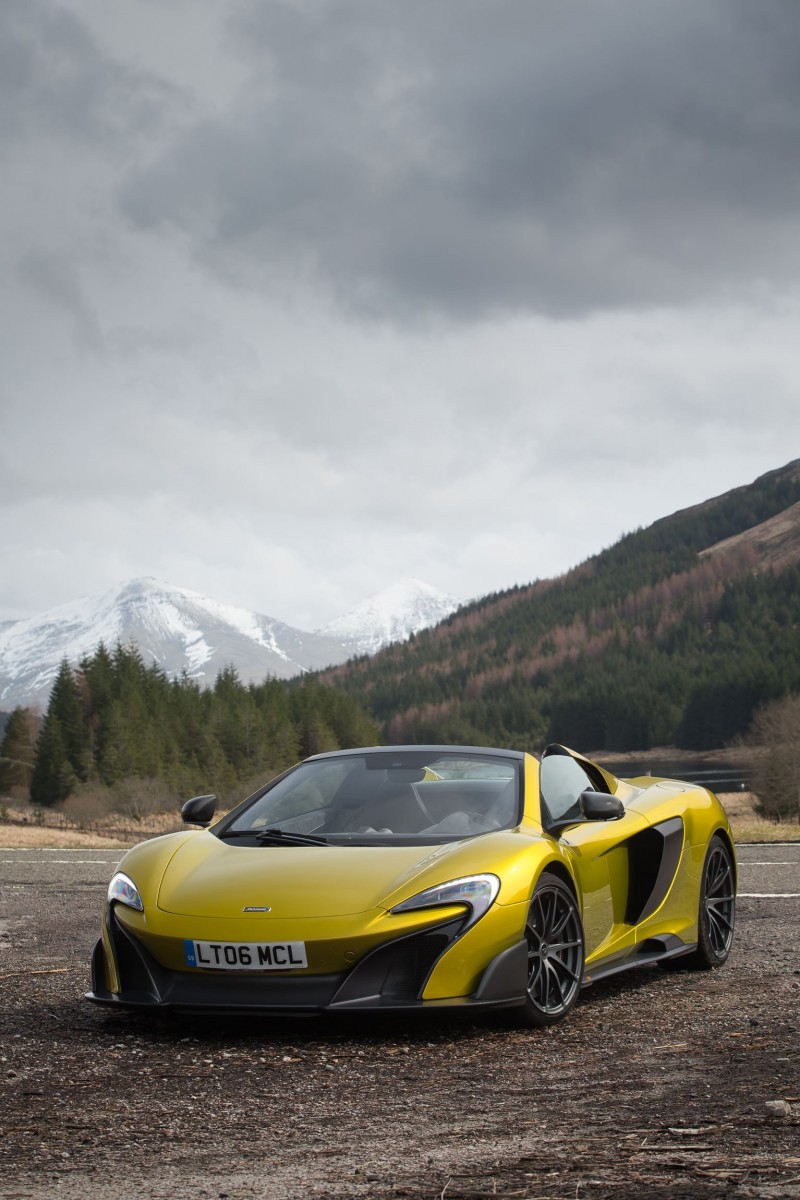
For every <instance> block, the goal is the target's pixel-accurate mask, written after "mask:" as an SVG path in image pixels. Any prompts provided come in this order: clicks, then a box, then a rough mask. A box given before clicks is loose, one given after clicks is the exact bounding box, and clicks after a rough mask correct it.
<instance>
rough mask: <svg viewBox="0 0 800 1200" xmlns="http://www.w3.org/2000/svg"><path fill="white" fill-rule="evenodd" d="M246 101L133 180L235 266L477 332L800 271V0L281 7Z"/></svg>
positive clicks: (246, 20)
mask: <svg viewBox="0 0 800 1200" xmlns="http://www.w3.org/2000/svg"><path fill="white" fill-rule="evenodd" d="M234 12H235V14H236V20H235V22H232V23H231V25H230V27H229V34H230V36H231V38H232V39H233V41H232V44H233V45H234V46H235V47H237V52H238V53H239V55H240V56H241V58H242V60H243V61H244V62H245V63H246V64H248V66H249V68H250V79H249V85H248V87H247V88H246V89H245V90H244V92H243V93H242V95H241V98H240V101H239V102H238V104H236V105H235V106H232V107H230V108H229V109H228V110H227V111H226V112H225V113H224V115H222V116H218V117H216V118H215V119H214V120H205V121H203V122H202V123H197V124H196V125H195V126H194V127H190V128H187V129H185V130H184V132H183V134H182V135H181V137H180V138H179V139H177V140H176V141H175V142H174V144H173V145H172V146H170V147H169V149H168V150H167V151H166V152H164V153H163V154H160V155H159V156H158V157H157V158H156V159H155V160H154V161H153V162H152V163H151V165H150V166H149V168H148V169H146V170H143V171H138V172H136V173H135V174H131V175H129V177H128V179H127V181H126V183H125V184H124V186H123V187H122V189H121V196H122V203H123V206H124V209H125V211H126V213H127V215H128V216H129V217H130V218H131V219H132V220H133V221H134V222H135V223H137V224H139V225H141V226H145V227H159V226H170V225H173V226H178V227H180V228H182V229H184V230H189V231H190V234H191V236H192V238H193V242H194V249H195V253H196V254H197V255H198V257H200V258H201V259H202V260H204V261H205V262H206V264H207V265H210V266H211V267H212V268H213V269H214V270H215V271H216V272H218V273H219V274H220V275H221V276H223V277H227V278H230V279H232V280H235V281H236V282H240V283H241V282H246V283H248V284H249V285H250V286H252V287H254V288H256V289H259V290H261V289H262V288H263V289H266V288H268V287H274V286H275V284H276V282H277V283H279V284H280V285H281V286H283V287H287V288H288V287H290V286H292V285H293V284H297V283H298V282H302V281H304V280H308V279H312V280H314V281H315V282H317V283H322V284H323V285H324V286H325V287H327V289H329V291H330V293H331V295H333V296H334V297H335V298H337V299H338V300H339V301H340V302H343V303H344V304H345V305H346V306H347V307H349V308H350V309H352V310H355V311H357V312H361V313H366V314H371V315H376V316H386V315H388V316H393V317H398V318H400V319H403V318H409V317H411V316H412V315H413V316H416V315H419V314H432V313H433V314H435V313H441V314H445V315H449V316H452V317H455V318H463V317H468V318H472V317H475V316H481V315H486V314H487V313H492V312H498V311H500V312H502V311H538V312H544V313H555V314H570V313H578V314H580V313H582V312H586V311H589V310H592V309H601V308H615V307H623V308H624V307H638V306H643V305H644V306H647V305H663V304H672V303H681V302H684V301H695V300H699V299H714V298H720V297H722V296H724V295H730V294H731V293H735V292H736V291H737V290H739V289H742V288H748V287H750V286H754V285H762V284H764V283H766V284H769V283H771V282H773V281H777V282H784V281H785V280H787V279H791V278H792V277H794V276H795V275H796V273H797V270H798V267H800V236H798V233H800V230H799V229H798V225H799V224H800V220H798V214H799V213H800V206H799V205H798V200H800V71H798V70H797V64H798V62H799V61H800V5H797V4H796V3H795V0H761V2H760V3H759V4H757V5H755V4H750V3H745V0H718V2H711V0H709V2H707V3H704V4H702V5H698V4H696V3H695V0H652V2H650V3H642V0H604V2H601V3H591V4H589V3H585V2H583V0H581V2H580V3H578V2H577V0H562V2H561V3H559V4H558V5H553V4H551V3H543V2H542V3H537V2H535V0H491V2H489V0H481V2H478V0H437V2H436V3H434V4H431V3H430V2H429V0H425V2H424V3H423V2H422V0H405V2H404V3H403V4H397V3H392V2H390V0H339V2H338V3H329V4H326V5H312V4H305V3H284V2H279V0H259V2H258V3H257V4H256V3H247V4H242V5H241V6H240V7H239V8H237V9H235V10H234Z"/></svg>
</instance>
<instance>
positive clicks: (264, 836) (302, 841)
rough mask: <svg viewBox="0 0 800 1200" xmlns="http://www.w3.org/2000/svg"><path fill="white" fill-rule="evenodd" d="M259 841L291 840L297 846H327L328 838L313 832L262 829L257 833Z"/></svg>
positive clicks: (277, 841)
mask: <svg viewBox="0 0 800 1200" xmlns="http://www.w3.org/2000/svg"><path fill="white" fill-rule="evenodd" d="M256 841H258V842H263V843H267V842H276V843H280V842H290V843H294V844H295V845H296V846H327V845H328V839H327V838H324V837H316V836H315V834H313V833H291V832H290V831H289V830H288V829H262V830H261V832H260V833H257V834H256Z"/></svg>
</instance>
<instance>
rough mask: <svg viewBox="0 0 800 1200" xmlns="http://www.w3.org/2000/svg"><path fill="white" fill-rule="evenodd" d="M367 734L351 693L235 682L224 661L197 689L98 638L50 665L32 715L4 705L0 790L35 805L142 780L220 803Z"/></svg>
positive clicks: (371, 732)
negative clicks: (54, 672) (74, 660)
mask: <svg viewBox="0 0 800 1200" xmlns="http://www.w3.org/2000/svg"><path fill="white" fill-rule="evenodd" d="M39 725H40V727H39ZM378 737H379V734H378V729H377V726H376V724H375V722H374V721H373V720H372V719H371V718H370V717H369V715H368V714H367V713H366V712H365V711H364V710H363V709H362V708H361V706H360V705H359V703H358V702H357V701H356V700H354V699H352V698H351V697H350V696H348V695H346V694H345V693H343V692H341V691H335V690H334V689H332V688H330V687H325V686H324V685H322V684H321V683H319V682H317V681H316V680H313V679H308V680H302V681H300V682H298V683H297V684H296V685H294V686H287V685H286V684H285V683H282V682H279V681H278V680H275V679H267V680H266V681H265V682H264V683H261V684H250V685H247V686H245V685H244V684H243V683H241V681H240V680H239V678H238V676H237V674H236V672H235V671H234V670H233V668H227V669H225V670H223V671H222V672H220V674H219V675H218V677H217V679H216V682H215V684H214V686H213V687H212V688H202V687H200V686H199V685H198V684H197V683H195V682H193V681H192V680H191V679H187V678H181V679H177V680H171V679H169V678H168V677H167V675H166V674H165V673H164V672H163V670H162V669H161V668H160V667H159V666H158V664H151V665H147V664H145V662H144V660H143V659H142V656H141V655H140V654H139V652H138V650H136V648H135V647H124V646H117V647H116V649H115V650H113V651H109V650H108V649H107V648H106V647H105V646H103V645H100V646H99V647H98V649H97V650H96V651H95V653H94V654H92V655H91V656H90V657H87V658H84V659H83V660H82V661H81V662H80V663H79V664H78V665H77V666H76V667H72V666H70V664H69V663H68V662H66V661H65V662H63V663H62V665H61V669H60V670H59V673H58V676H57V678H56V680H55V683H54V685H53V689H52V692H51V695H50V703H49V705H48V709H47V713H46V715H45V717H44V719H43V720H42V721H41V722H40V723H39V722H37V720H36V718H35V716H34V714H33V713H32V712H31V710H30V709H25V708H18V709H15V710H14V712H13V713H12V714H11V716H10V718H9V720H8V723H7V726H6V730H5V733H4V736H3V740H2V745H0V792H2V791H9V790H11V789H12V788H13V787H14V786H15V785H16V786H17V787H21V788H25V787H29V788H30V798H31V801H32V802H33V803H34V804H36V805H45V806H47V805H53V804H57V803H59V802H61V801H63V800H65V799H66V798H67V797H68V796H70V795H71V794H72V793H74V792H75V791H76V790H78V789H80V788H81V787H82V786H85V785H87V784H91V783H97V784H100V785H103V786H105V787H108V788H113V787H114V786H115V785H118V784H120V783H121V782H122V781H124V780H131V779H140V780H141V779H147V780H158V781H160V784H161V785H162V787H163V790H164V796H165V799H166V798H167V797H175V798H178V797H183V798H187V797H188V796H190V795H192V794H193V793H196V792H215V793H216V794H217V795H218V796H219V797H220V799H221V800H222V801H223V802H226V803H228V804H230V803H233V802H235V801H237V800H238V799H240V798H242V797H244V796H245V795H247V794H249V792H251V791H253V790H254V789H255V788H256V787H257V786H258V785H259V784H260V783H263V782H265V781H266V780H268V779H269V778H271V777H272V776H273V775H276V774H278V773H279V772H280V771H283V770H285V769H286V768H287V767H289V766H291V765H292V764H293V763H295V762H297V761H298V760H299V759H301V758H305V757H306V756H307V755H309V754H316V753H319V752H320V751H323V750H338V749H340V748H342V747H346V746H353V745H364V744H373V743H375V742H376V741H377V740H378Z"/></svg>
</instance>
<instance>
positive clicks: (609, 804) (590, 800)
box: [580, 788, 625, 821]
mask: <svg viewBox="0 0 800 1200" xmlns="http://www.w3.org/2000/svg"><path fill="white" fill-rule="evenodd" d="M580 802H581V812H582V813H583V815H584V817H585V818H586V820H587V821H618V820H619V819H620V817H624V816H625V807H624V805H623V803H622V801H621V800H618V799H617V797H616V796H609V795H608V793H607V792H593V791H592V789H591V788H586V790H585V791H583V792H581V797H580Z"/></svg>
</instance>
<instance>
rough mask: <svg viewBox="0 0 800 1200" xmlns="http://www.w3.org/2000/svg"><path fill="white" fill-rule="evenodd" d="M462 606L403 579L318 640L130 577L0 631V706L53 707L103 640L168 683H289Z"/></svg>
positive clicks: (200, 597)
mask: <svg viewBox="0 0 800 1200" xmlns="http://www.w3.org/2000/svg"><path fill="white" fill-rule="evenodd" d="M457 607H458V604H457V601H456V600H454V599H453V598H452V597H450V596H445V595H444V594H443V593H442V592H438V591H437V590H436V589H435V588H432V587H431V586H430V585H429V584H426V583H422V582H421V581H420V580H418V579H403V580H400V581H399V582H398V583H395V584H393V585H392V586H391V587H389V588H386V589H385V591H383V592H379V593H378V594H377V595H376V596H372V597H371V598H370V599H369V600H365V601H364V603H363V604H360V605H358V607H357V608H354V609H353V610H352V612H350V613H348V614H346V616H344V617H342V618H340V620H339V621H334V622H332V623H331V624H330V625H328V626H326V628H325V629H322V630H319V631H317V632H316V633H305V632H304V631H303V630H300V629H294V628H292V626H291V625H285V624H284V623H283V622H281V621H277V620H275V619H274V618H273V617H267V616H263V615H262V614H260V613H256V612H251V611H249V610H248V609H245V608H238V607H237V606H236V605H233V604H223V603H221V602H220V601H218V600H212V599H210V598H209V597H208V596H203V595H201V594H200V593H199V592H192V591H190V590H189V589H188V588H182V587H176V586H175V585H174V584H170V583H164V582H163V581H161V580H159V579H153V578H151V577H144V578H139V579H129V580H126V581H125V582H124V583H120V584H117V586H116V587H113V588H110V589H109V590H108V591H106V592H103V593H102V594H100V595H96V596H85V597H83V598H81V599H78V600H73V601H70V603H69V604H62V605H60V606H59V607H58V608H52V609H50V610H49V611H47V612H44V613H41V614H40V615H39V616H38V617H31V618H29V619H27V620H23V621H10V622H4V623H2V625H0V708H2V709H10V708H13V707H14V706H15V705H16V704H32V703H33V704H35V703H38V704H42V705H45V704H46V703H47V699H48V697H49V694H50V688H51V687H52V683H53V680H54V679H55V677H56V674H57V673H58V669H59V666H60V664H61V662H62V661H63V660H64V659H65V658H66V659H67V660H68V661H69V662H71V663H77V662H79V661H80V659H81V658H83V657H84V656H87V655H91V654H93V653H94V651H95V650H96V649H97V647H98V646H99V644H100V643H101V642H103V643H104V644H105V645H106V646H107V647H108V648H109V650H113V648H114V647H115V646H116V645H117V643H121V644H122V645H126V646H127V645H135V646H137V647H138V649H139V652H140V653H141V654H142V656H143V658H144V659H145V661H152V662H157V663H158V664H159V665H160V666H161V667H162V669H163V670H164V671H166V673H167V674H168V675H170V676H179V675H181V674H182V673H184V672H186V673H187V674H188V675H190V676H192V677H193V678H196V679H197V680H198V681H199V682H201V683H205V684H212V683H213V682H214V680H215V679H216V676H217V674H218V673H219V671H221V670H222V668H223V667H225V666H229V665H232V666H234V667H235V668H236V670H237V671H238V673H239V677H240V678H241V679H242V680H243V682H245V683H247V682H250V681H253V682H259V681H261V680H263V679H265V678H266V677H267V676H277V677H279V678H282V679H289V678H292V677H293V676H297V675H301V674H302V673H303V672H304V671H308V670H322V669H323V668H324V667H328V666H331V665H333V664H335V663H340V662H343V661H344V660H345V659H346V658H350V657H351V656H352V655H354V654H364V653H373V652H374V651H375V650H378V649H380V647H381V646H384V645H386V644H387V642H396V641H402V640H404V639H405V638H407V637H408V636H409V635H410V634H411V633H416V632H418V631H419V630H420V629H424V628H425V627H426V626H428V625H433V624H436V622H437V621H441V620H442V619H443V618H444V617H446V616H448V615H449V613H451V612H453V610H454V609H455V608H457Z"/></svg>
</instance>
